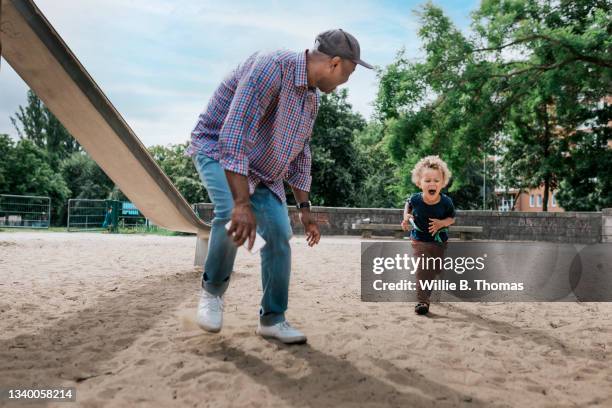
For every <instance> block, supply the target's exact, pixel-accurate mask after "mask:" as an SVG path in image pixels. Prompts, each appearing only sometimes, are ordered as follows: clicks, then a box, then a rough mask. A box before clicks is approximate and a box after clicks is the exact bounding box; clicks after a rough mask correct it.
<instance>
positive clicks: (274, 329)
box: [255, 320, 306, 344]
mask: <svg viewBox="0 0 612 408" xmlns="http://www.w3.org/2000/svg"><path fill="white" fill-rule="evenodd" d="M255 333H257V334H259V335H260V336H262V337H264V338H266V339H276V340H279V341H281V342H283V343H285V344H303V343H306V336H305V335H304V333H302V332H301V331H299V330H298V329H296V328H294V327H292V326H291V325H290V324H289V322H288V321H286V320H285V321H283V322H280V323H276V324H275V325H273V326H263V325H262V324H261V323H259V327H257V331H256V332H255Z"/></svg>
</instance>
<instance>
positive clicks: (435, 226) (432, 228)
mask: <svg viewBox="0 0 612 408" xmlns="http://www.w3.org/2000/svg"><path fill="white" fill-rule="evenodd" d="M444 227H448V223H447V222H446V220H439V219H437V218H430V219H429V233H430V234H431V235H435V233H436V232H438V230H439V229H440V228H444Z"/></svg>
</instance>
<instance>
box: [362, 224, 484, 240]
mask: <svg viewBox="0 0 612 408" xmlns="http://www.w3.org/2000/svg"><path fill="white" fill-rule="evenodd" d="M352 228H353V229H354V230H361V237H362V238H372V231H393V232H394V234H393V236H394V237H395V238H402V236H403V235H404V233H405V232H409V231H410V229H408V231H404V230H403V229H402V226H401V225H400V224H399V223H398V224H373V223H369V222H357V223H354V224H353V225H352ZM449 232H458V233H459V238H460V239H461V240H463V241H469V240H471V239H472V235H473V234H476V233H479V232H482V227H471V226H464V225H451V226H450V227H449Z"/></svg>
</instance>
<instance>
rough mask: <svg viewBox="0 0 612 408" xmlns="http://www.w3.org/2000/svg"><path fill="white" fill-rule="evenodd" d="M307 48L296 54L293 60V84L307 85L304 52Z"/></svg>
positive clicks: (298, 85)
mask: <svg viewBox="0 0 612 408" xmlns="http://www.w3.org/2000/svg"><path fill="white" fill-rule="evenodd" d="M307 52H308V50H306V51H304V52H301V53H299V54H298V55H297V58H296V60H295V86H297V87H308V74H307V72H306V53H307Z"/></svg>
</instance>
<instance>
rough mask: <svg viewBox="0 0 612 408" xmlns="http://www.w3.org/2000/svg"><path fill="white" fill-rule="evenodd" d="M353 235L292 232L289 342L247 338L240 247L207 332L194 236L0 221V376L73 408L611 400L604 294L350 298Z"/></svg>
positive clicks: (245, 261)
mask: <svg viewBox="0 0 612 408" xmlns="http://www.w3.org/2000/svg"><path fill="white" fill-rule="evenodd" d="M359 242H360V241H359V239H357V238H334V237H324V238H323V239H322V240H321V244H320V245H319V246H318V247H316V248H308V247H307V246H306V245H305V243H304V241H303V237H296V238H294V240H293V242H292V248H293V272H292V281H291V293H290V304H289V311H288V313H287V316H288V318H289V320H290V321H291V322H292V323H293V324H294V325H296V326H297V327H299V328H301V329H302V330H303V331H304V332H305V333H306V334H307V335H308V344H307V345H303V346H290V347H288V346H284V345H281V344H279V343H276V342H273V341H266V340H264V339H261V338H259V337H257V336H256V335H255V334H254V330H255V327H256V325H257V310H258V303H259V298H260V296H261V288H260V275H259V257H258V256H256V255H255V256H254V255H250V254H249V253H247V252H246V251H243V250H241V251H239V255H238V258H237V262H236V267H235V271H236V272H235V274H234V276H233V281H232V283H231V286H230V289H229V291H228V293H227V295H226V314H225V326H224V327H223V330H222V332H221V333H220V334H216V335H215V334H208V333H204V332H202V331H200V330H199V329H198V328H197V327H195V326H194V323H193V315H194V313H195V306H196V302H197V298H198V293H199V280H200V272H199V271H198V270H197V269H196V268H194V267H193V266H192V261H193V254H194V247H195V239H194V238H193V237H162V236H150V235H149V236H144V235H107V234H81V233H70V234H68V233H48V232H39V233H38V232H13V231H10V232H0V317H1V318H0V387H8V386H19V387H21V388H24V387H28V386H34V385H37V386H53V385H55V386H59V385H61V386H66V387H68V386H74V387H76V389H77V404H76V405H78V406H82V407H133V406H143V407H156V406H159V407H169V406H179V407H180V406H193V407H225V406H232V407H241V406H245V407H246V406H248V407H285V406H295V407H317V408H318V407H332V406H334V407H335V406H343V407H344V406H353V407H364V406H368V407H370V406H380V407H383V406H397V407H428V408H429V407H456V406H465V407H509V406H512V407H534V406H543V407H575V406H580V407H582V406H602V407H604V406H607V407H612V366H611V364H610V363H611V360H612V304H611V303H487V304H483V303H445V304H439V305H434V306H433V307H432V312H433V313H432V315H431V316H430V317H419V316H416V315H414V313H413V310H412V308H413V305H412V304H405V303H404V304H402V303H364V302H361V301H360V276H359V269H360V268H359V256H360V252H359V248H360V247H359ZM3 404H4V405H7V402H6V401H0V405H3ZM12 405H13V406H26V405H24V404H19V405H17V404H12ZM33 406H63V407H66V406H70V404H56V403H50V404H42V403H38V404H35V405H33ZM73 406H74V405H73Z"/></svg>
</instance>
